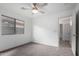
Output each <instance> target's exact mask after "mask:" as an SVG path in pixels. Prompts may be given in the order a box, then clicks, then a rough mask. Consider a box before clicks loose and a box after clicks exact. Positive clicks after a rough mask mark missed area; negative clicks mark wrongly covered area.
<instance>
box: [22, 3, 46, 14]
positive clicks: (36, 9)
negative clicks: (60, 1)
mask: <svg viewBox="0 0 79 59" xmlns="http://www.w3.org/2000/svg"><path fill="white" fill-rule="evenodd" d="M46 5H47V3H32V4H31V7H30V6H28V7H21V9H23V10H28V9H30V10H32V13H33V14H36V13H42V14H44V13H45V12H44V10H43V7H45V6H46Z"/></svg>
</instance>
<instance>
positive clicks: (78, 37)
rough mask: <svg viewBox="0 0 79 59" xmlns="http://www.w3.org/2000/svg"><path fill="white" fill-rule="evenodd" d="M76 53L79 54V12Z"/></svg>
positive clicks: (78, 14) (77, 16)
mask: <svg viewBox="0 0 79 59" xmlns="http://www.w3.org/2000/svg"><path fill="white" fill-rule="evenodd" d="M76 55H77V56H79V12H78V13H77V15H76Z"/></svg>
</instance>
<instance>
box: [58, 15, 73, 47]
mask: <svg viewBox="0 0 79 59" xmlns="http://www.w3.org/2000/svg"><path fill="white" fill-rule="evenodd" d="M71 32H72V19H71V16H68V17H62V18H59V47H71Z"/></svg>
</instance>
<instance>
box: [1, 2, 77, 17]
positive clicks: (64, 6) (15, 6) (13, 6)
mask: <svg viewBox="0 0 79 59" xmlns="http://www.w3.org/2000/svg"><path fill="white" fill-rule="evenodd" d="M31 4H32V3H0V10H1V11H3V10H7V11H10V12H14V13H18V14H22V15H26V16H30V15H32V8H31V7H32V6H31ZM75 6H76V4H75V3H48V5H47V6H45V7H44V8H42V10H43V11H45V14H48V13H57V12H61V11H65V10H72V9H74V7H75ZM21 7H27V8H29V7H30V9H27V10H22V9H21Z"/></svg>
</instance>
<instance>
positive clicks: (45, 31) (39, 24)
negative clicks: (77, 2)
mask: <svg viewBox="0 0 79 59" xmlns="http://www.w3.org/2000/svg"><path fill="white" fill-rule="evenodd" d="M71 14H72V10H67V11H63V12H60V13H56V14H53V13H50V14H47V15H38V16H36V17H34V19H33V35H34V36H33V39H34V42H37V43H42V44H46V45H50V46H56V47H58V46H59V24H58V22H59V20H58V18H59V17H64V16H69V15H71Z"/></svg>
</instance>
